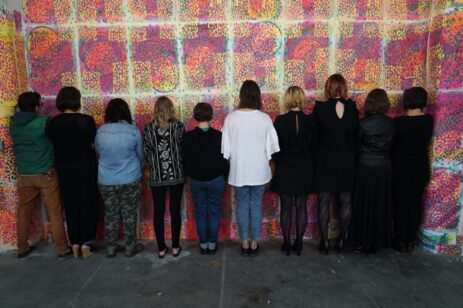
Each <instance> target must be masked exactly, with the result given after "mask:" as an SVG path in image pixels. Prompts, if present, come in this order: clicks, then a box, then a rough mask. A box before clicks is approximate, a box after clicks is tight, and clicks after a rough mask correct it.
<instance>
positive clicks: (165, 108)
mask: <svg viewBox="0 0 463 308" xmlns="http://www.w3.org/2000/svg"><path fill="white" fill-rule="evenodd" d="M177 121H178V119H177V116H176V115H175V108H174V103H173V102H172V100H171V99H170V98H168V97H167V96H161V97H159V98H158V99H157V101H156V103H155V104H154V119H153V125H155V126H159V128H161V129H162V130H165V129H167V128H168V127H169V124H170V123H174V122H177Z"/></svg>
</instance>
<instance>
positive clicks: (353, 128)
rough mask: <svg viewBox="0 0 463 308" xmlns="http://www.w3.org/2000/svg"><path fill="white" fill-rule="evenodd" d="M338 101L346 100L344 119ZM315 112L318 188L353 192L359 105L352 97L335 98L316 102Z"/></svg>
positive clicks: (319, 190)
mask: <svg viewBox="0 0 463 308" xmlns="http://www.w3.org/2000/svg"><path fill="white" fill-rule="evenodd" d="M338 101H339V102H341V103H343V104H344V114H343V117H342V118H341V119H340V118H338V116H337V114H336V103H337V102H338ZM313 114H314V117H315V126H316V131H317V141H316V144H317V146H316V154H315V164H316V165H315V190H316V191H317V192H351V191H352V187H353V185H354V175H355V154H356V143H357V142H356V136H357V129H358V125H359V119H358V111H357V107H356V106H355V103H354V101H352V100H351V99H347V100H343V99H336V98H332V99H329V100H327V101H326V102H316V103H315V107H314V111H313Z"/></svg>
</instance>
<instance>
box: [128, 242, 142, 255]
mask: <svg viewBox="0 0 463 308" xmlns="http://www.w3.org/2000/svg"><path fill="white" fill-rule="evenodd" d="M144 249H145V246H144V245H143V244H141V243H138V244H137V245H135V248H133V249H130V250H127V249H126V251H125V256H126V257H127V258H132V257H133V256H135V255H137V254H138V253H140V252H142V251H143V250H144Z"/></svg>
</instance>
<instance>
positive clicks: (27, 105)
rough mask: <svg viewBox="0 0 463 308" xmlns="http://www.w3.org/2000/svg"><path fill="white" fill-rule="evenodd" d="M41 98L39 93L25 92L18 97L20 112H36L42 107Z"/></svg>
mask: <svg viewBox="0 0 463 308" xmlns="http://www.w3.org/2000/svg"><path fill="white" fill-rule="evenodd" d="M40 100H41V96H40V94H39V93H37V92H24V93H21V94H20V95H19V96H18V105H17V107H18V108H19V110H20V111H26V112H36V110H37V107H39V106H40V105H41V102H40Z"/></svg>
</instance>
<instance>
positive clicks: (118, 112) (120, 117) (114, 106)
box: [105, 98, 132, 124]
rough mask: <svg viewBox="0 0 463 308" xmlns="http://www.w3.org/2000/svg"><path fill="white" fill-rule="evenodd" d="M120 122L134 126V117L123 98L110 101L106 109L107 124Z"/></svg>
mask: <svg viewBox="0 0 463 308" xmlns="http://www.w3.org/2000/svg"><path fill="white" fill-rule="evenodd" d="M119 121H126V122H127V123H130V124H132V115H131V114H130V109H129V105H128V104H127V102H126V101H124V100H123V99H121V98H114V99H112V100H110V101H109V103H108V106H107V107H106V110H105V122H106V123H118V122H119Z"/></svg>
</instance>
